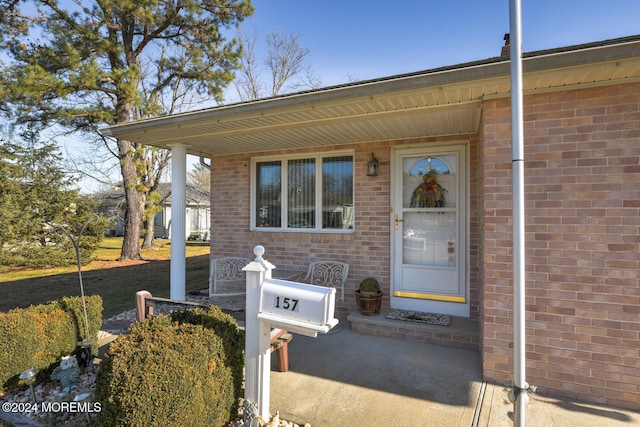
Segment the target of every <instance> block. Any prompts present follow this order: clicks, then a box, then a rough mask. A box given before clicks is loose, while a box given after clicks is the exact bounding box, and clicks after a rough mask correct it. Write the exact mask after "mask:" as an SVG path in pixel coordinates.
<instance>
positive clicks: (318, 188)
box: [249, 150, 356, 234]
mask: <svg viewBox="0 0 640 427" xmlns="http://www.w3.org/2000/svg"><path fill="white" fill-rule="evenodd" d="M340 156H351V158H352V168H351V176H352V189H351V194H352V195H353V202H354V207H355V198H356V196H355V158H356V156H355V152H354V151H353V150H340V151H331V152H320V153H306V154H289V155H279V156H263V157H252V158H251V173H250V175H251V178H250V179H251V206H250V209H251V215H250V219H249V221H250V227H249V229H250V230H251V231H265V232H280V233H281V232H287V233H324V234H352V233H353V232H354V229H355V215H356V213H355V212H354V221H353V226H352V227H351V228H347V229H344V228H322V181H323V180H322V164H323V161H324V159H326V158H330V157H340ZM302 159H315V166H316V182H315V192H316V195H317V197H316V200H315V212H316V224H315V227H314V228H289V226H288V221H287V212H288V203H289V200H288V192H287V190H286V189H287V188H288V184H289V183H288V173H287V172H288V169H287V168H288V162H289V160H302ZM271 161H280V162H281V174H282V175H281V183H282V184H281V191H282V195H281V200H282V209H281V219H280V224H281V226H280V227H257V226H256V222H257V221H256V213H257V212H256V211H257V206H256V204H257V201H256V191H257V188H256V168H257V164H258V163H261V162H271Z"/></svg>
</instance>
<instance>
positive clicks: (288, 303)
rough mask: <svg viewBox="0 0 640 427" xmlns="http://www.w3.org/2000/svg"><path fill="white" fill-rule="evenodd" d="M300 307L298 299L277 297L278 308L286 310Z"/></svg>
mask: <svg viewBox="0 0 640 427" xmlns="http://www.w3.org/2000/svg"><path fill="white" fill-rule="evenodd" d="M297 307H298V300H297V299H293V298H287V297H276V308H283V309H285V310H291V311H296V308H297Z"/></svg>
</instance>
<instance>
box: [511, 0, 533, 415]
mask: <svg viewBox="0 0 640 427" xmlns="http://www.w3.org/2000/svg"><path fill="white" fill-rule="evenodd" d="M509 24H510V45H511V46H510V58H511V135H512V171H513V350H514V352H513V353H514V354H513V359H514V376H513V391H514V414H515V418H514V426H516V427H523V426H524V425H525V418H526V417H525V415H526V413H525V412H526V407H527V402H528V400H529V396H528V394H527V390H528V389H529V385H528V384H527V382H526V343H525V340H526V329H525V287H526V286H525V244H524V242H525V221H524V131H523V126H524V125H523V122H524V118H523V117H524V116H523V111H522V110H523V93H522V8H521V1H520V0H509Z"/></svg>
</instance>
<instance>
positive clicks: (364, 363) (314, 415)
mask: <svg viewBox="0 0 640 427" xmlns="http://www.w3.org/2000/svg"><path fill="white" fill-rule="evenodd" d="M272 363H273V364H272V373H271V405H270V409H271V412H272V413H274V414H275V412H276V411H278V412H279V413H280V417H281V418H283V419H286V420H288V421H294V422H296V423H298V424H301V425H303V424H304V423H310V424H311V425H312V426H313V427H338V426H349V427H360V426H361V427H371V426H394V427H402V426H407V427H419V426H438V427H448V426H451V427H453V426H456V427H458V426H486V427H502V426H504V427H511V426H513V422H512V420H511V411H512V410H513V405H511V404H510V403H509V402H508V401H507V390H506V388H505V387H504V386H500V385H495V384H484V383H483V381H482V368H481V358H480V353H479V352H477V351H471V350H461V349H456V348H449V347H442V346H435V345H429V344H421V343H416V342H411V341H405V340H398V339H394V338H384V337H373V336H368V335H361V334H357V333H352V332H351V331H350V330H349V327H348V323H346V324H343V325H342V330H341V331H340V332H338V333H335V334H330V335H318V337H317V338H309V337H305V336H301V335H295V337H294V339H293V341H292V342H291V344H290V345H289V363H290V370H289V372H276V371H275V369H276V365H275V354H274V356H273V360H272ZM525 416H526V425H527V426H528V427H538V426H540V427H549V426H554V427H562V426H576V425H579V426H597V427H604V426H607V427H608V426H612V427H615V426H626V427H629V426H632V425H640V414H638V413H636V412H632V411H624V410H619V409H616V408H608V407H602V406H598V405H590V404H585V403H579V402H573V401H568V400H562V399H555V398H551V397H545V396H542V395H538V394H534V395H531V399H530V404H529V407H528V410H527V413H526V415H525Z"/></svg>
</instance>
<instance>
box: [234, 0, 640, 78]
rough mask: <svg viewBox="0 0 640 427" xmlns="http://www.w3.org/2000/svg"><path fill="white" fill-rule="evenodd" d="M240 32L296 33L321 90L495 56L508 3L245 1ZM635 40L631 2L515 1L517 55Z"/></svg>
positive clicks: (637, 17)
mask: <svg viewBox="0 0 640 427" xmlns="http://www.w3.org/2000/svg"><path fill="white" fill-rule="evenodd" d="M253 4H254V6H255V13H254V15H253V16H252V17H250V18H248V19H247V20H246V21H245V23H244V24H243V27H244V28H245V32H247V33H248V32H249V31H253V29H254V28H255V29H256V30H257V31H258V34H263V33H265V32H267V31H269V30H271V29H274V28H278V29H281V30H284V31H285V32H286V33H293V34H297V35H298V37H299V41H300V43H301V44H302V45H303V46H304V47H307V48H309V50H310V54H309V57H308V62H309V64H310V66H311V68H312V69H313V70H314V72H315V74H316V76H317V77H319V78H320V79H321V81H322V84H323V86H327V85H333V84H339V83H344V82H347V81H349V79H350V78H351V79H352V80H354V79H355V80H366V79H371V78H378V77H385V76H390V75H394V74H402V73H406V72H413V71H419V70H425V69H430V68H434V67H439V66H445V65H455V64H459V63H463V62H467V61H473V60H477V59H486V58H490V57H493V56H498V55H499V54H500V49H501V47H502V45H503V44H504V41H503V36H504V34H505V33H508V32H509V1H508V0H404V1H403V0H397V1H392V0H387V1H381V0H322V1H319V0H253ZM634 34H640V1H639V0H609V1H602V0H597V1H596V0H522V40H523V51H524V52H531V51H536V50H541V49H550V48H556V47H562V46H569V45H574V44H580V43H587V42H592V41H599V40H606V39H610V38H616V37H622V36H629V35H634Z"/></svg>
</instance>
